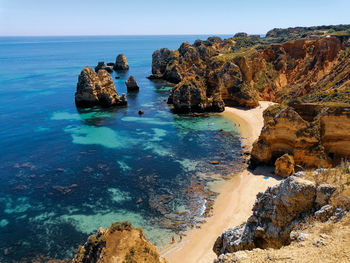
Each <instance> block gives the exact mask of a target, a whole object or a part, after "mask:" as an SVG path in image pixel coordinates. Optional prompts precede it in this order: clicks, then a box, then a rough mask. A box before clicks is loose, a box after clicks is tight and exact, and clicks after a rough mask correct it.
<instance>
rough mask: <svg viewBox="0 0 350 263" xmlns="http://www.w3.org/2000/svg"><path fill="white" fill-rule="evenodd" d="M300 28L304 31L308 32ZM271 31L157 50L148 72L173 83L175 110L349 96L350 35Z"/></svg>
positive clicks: (346, 97) (196, 109)
mask: <svg viewBox="0 0 350 263" xmlns="http://www.w3.org/2000/svg"><path fill="white" fill-rule="evenodd" d="M346 28H348V27H346ZM298 30H299V29H298ZM299 31H300V32H303V36H304V35H305V36H309V35H310V34H311V33H312V30H311V29H305V28H303V29H302V30H301V29H300V30H299ZM299 31H297V32H299ZM273 32H275V31H271V32H270V35H269V37H266V38H260V37H259V36H247V35H246V34H244V33H238V34H236V35H235V37H233V38H230V39H226V40H222V39H221V38H217V37H212V38H208V39H207V40H206V41H201V40H196V41H195V43H194V44H193V45H190V44H189V43H183V44H182V45H181V46H180V48H179V49H178V50H175V51H171V50H168V49H160V50H157V51H155V52H154V53H153V55H152V75H151V76H150V77H149V78H151V79H164V80H167V81H169V82H172V83H175V84H176V85H175V86H174V88H173V90H172V91H171V93H170V96H169V100H168V101H169V103H173V104H174V109H175V111H178V112H189V111H199V112H202V111H222V110H224V106H225V105H226V106H243V107H248V108H249V107H256V106H258V103H257V102H258V100H269V101H274V102H279V103H281V102H287V101H289V100H290V99H291V98H303V99H305V100H307V101H308V102H318V101H320V100H325V99H326V98H327V99H328V100H329V101H339V100H340V101H346V100H347V101H350V100H349V95H344V94H345V93H346V94H349V92H350V90H349V85H350V77H349V74H350V65H349V63H350V57H349V56H350V55H349V54H350V52H349V46H350V43H348V42H349V41H348V38H349V36H344V37H343V36H341V35H339V34H335V35H332V36H329V35H322V36H314V37H308V38H302V39H298V38H300V37H301V35H298V34H294V35H288V37H287V39H291V41H289V42H285V41H284V40H283V37H282V38H281V39H279V38H278V37H280V34H279V33H277V32H279V31H278V30H277V31H276V33H273ZM283 32H284V31H283ZM321 33H322V32H321V31H320V34H321ZM281 34H282V33H281ZM283 34H284V33H283ZM283 34H282V35H283ZM322 34H327V33H325V32H323V33H322ZM279 41H280V42H281V43H278V42H279ZM326 80H327V81H326ZM334 89H337V90H338V92H337V94H333V93H334ZM339 91H340V92H339ZM344 92H345V93H344ZM331 93H332V94H331ZM330 95H332V96H330Z"/></svg>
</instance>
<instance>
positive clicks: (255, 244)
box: [213, 176, 335, 255]
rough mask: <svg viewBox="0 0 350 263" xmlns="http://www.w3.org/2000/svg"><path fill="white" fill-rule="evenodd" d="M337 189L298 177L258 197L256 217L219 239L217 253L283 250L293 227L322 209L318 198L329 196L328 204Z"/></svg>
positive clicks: (290, 178) (292, 177) (228, 231)
mask: <svg viewBox="0 0 350 263" xmlns="http://www.w3.org/2000/svg"><path fill="white" fill-rule="evenodd" d="M326 188H327V189H330V190H325V189H326ZM334 190H335V189H334V187H331V186H327V187H326V186H323V187H316V184H315V183H314V182H311V181H308V180H305V179H302V178H299V177H296V176H290V177H288V178H287V179H285V180H284V181H282V182H281V183H280V184H279V185H276V186H274V187H269V188H268V189H267V190H266V191H265V192H264V193H259V194H258V195H257V200H256V202H255V204H254V207H253V215H252V216H250V217H249V219H248V220H247V222H246V223H244V224H242V225H240V226H237V227H234V228H232V229H229V230H227V231H226V232H225V233H223V234H222V235H221V236H219V237H218V239H217V240H216V242H215V245H214V247H213V250H214V252H215V253H216V254H217V255H220V254H225V253H232V252H235V251H238V250H251V249H253V248H280V247H281V246H284V245H287V244H289V243H290V241H291V239H290V233H291V231H292V230H293V228H294V227H295V226H296V225H297V224H298V223H299V222H303V221H304V220H305V219H306V218H307V216H308V215H312V214H313V213H314V212H315V211H316V210H318V209H319V208H320V204H318V203H317V201H316V200H317V198H318V197H319V196H326V195H325V193H328V194H327V197H326V198H324V199H323V200H324V202H323V203H327V202H328V201H329V199H330V197H331V195H332V193H333V192H334ZM321 199H322V198H321Z"/></svg>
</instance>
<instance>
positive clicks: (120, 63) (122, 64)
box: [114, 54, 129, 70]
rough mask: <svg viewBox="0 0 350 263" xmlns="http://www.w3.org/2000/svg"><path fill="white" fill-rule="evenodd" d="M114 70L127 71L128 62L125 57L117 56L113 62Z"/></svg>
mask: <svg viewBox="0 0 350 263" xmlns="http://www.w3.org/2000/svg"><path fill="white" fill-rule="evenodd" d="M114 69H115V70H128V69H129V64H128V61H127V60H126V57H125V56H124V55H123V54H119V55H118V56H117V58H116V60H115V64H114Z"/></svg>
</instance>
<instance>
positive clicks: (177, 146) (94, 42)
mask: <svg viewBox="0 0 350 263" xmlns="http://www.w3.org/2000/svg"><path fill="white" fill-rule="evenodd" d="M207 37H208V36H204V35H184V36H98V37H97V36H76V37H72V36H71V37H0V125H1V128H0V262H31V261H33V260H35V259H38V258H39V259H44V260H48V259H71V258H72V256H73V251H74V249H76V248H77V247H78V246H79V245H81V244H84V242H85V241H86V239H87V237H88V236H89V235H90V234H92V233H94V232H96V231H97V230H98V228H99V227H103V228H106V227H108V226H110V225H111V224H112V223H113V222H115V221H130V222H131V223H132V224H133V225H134V226H135V227H141V228H142V229H143V230H144V233H145V235H146V237H147V238H148V239H149V240H150V241H151V242H153V243H154V244H156V245H157V246H158V247H159V248H160V249H162V248H165V247H166V246H167V245H168V244H169V242H170V240H171V238H172V237H173V236H175V237H176V236H177V235H179V234H181V233H183V232H184V231H186V230H188V229H191V228H195V227H198V225H199V224H200V223H201V222H203V220H205V216H206V215H208V214H210V206H211V205H212V203H213V200H214V199H215V196H216V195H217V191H216V192H215V191H214V190H213V189H214V188H215V187H213V186H214V185H215V184H219V183H220V182H221V183H222V182H225V180H227V179H228V178H229V177H230V174H232V173H234V172H237V171H238V170H239V169H241V163H242V160H241V153H242V149H241V140H240V136H239V134H238V132H237V128H236V125H235V124H234V123H233V122H232V121H230V120H228V119H226V118H225V117H224V116H222V115H220V114H217V113H211V114H201V115H178V114H174V113H173V112H172V109H171V107H170V106H169V105H168V104H167V98H168V95H169V92H170V90H171V88H172V86H171V85H170V84H169V83H165V82H153V81H151V80H148V79H147V78H146V77H147V76H148V75H150V74H151V64H152V53H153V52H154V51H155V50H156V49H160V48H165V47H166V48H169V49H177V48H179V46H180V45H181V43H182V42H185V41H187V42H190V43H193V42H194V41H195V40H196V39H206V38H207ZM222 37H223V38H225V37H229V36H222ZM120 53H123V54H124V55H125V56H126V58H127V59H128V62H129V65H130V69H129V71H126V72H113V73H112V77H113V80H114V82H115V86H116V89H117V92H118V93H119V94H120V95H121V94H122V93H125V94H126V95H127V99H128V106H127V107H120V108H99V107H94V108H87V109H79V108H77V107H76V106H75V103H74V93H75V91H76V84H77V80H78V75H79V73H80V71H81V70H82V69H83V68H84V67H85V66H90V67H94V66H96V65H97V63H98V62H99V61H105V62H106V63H107V62H114V61H115V59H116V56H117V55H118V54H120ZM117 75H118V76H120V78H119V79H115V76H117ZM130 75H132V76H134V77H135V78H136V80H137V82H138V84H139V86H140V91H139V92H137V93H135V92H134V93H127V90H126V86H125V81H126V80H127V78H128V77H129V76H130ZM139 110H143V111H144V114H143V115H141V116H140V115H139V114H138V111H139ZM213 160H218V161H219V162H220V163H219V164H217V165H214V164H212V163H211V161H213Z"/></svg>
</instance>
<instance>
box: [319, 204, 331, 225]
mask: <svg viewBox="0 0 350 263" xmlns="http://www.w3.org/2000/svg"><path fill="white" fill-rule="evenodd" d="M334 211H335V208H334V207H333V206H331V205H325V206H322V207H321V209H320V210H318V211H316V212H315V218H316V219H317V220H320V221H321V222H325V221H327V220H328V219H329V218H330V217H331V216H332V215H333V213H334Z"/></svg>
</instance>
